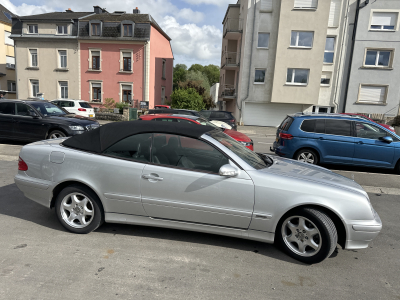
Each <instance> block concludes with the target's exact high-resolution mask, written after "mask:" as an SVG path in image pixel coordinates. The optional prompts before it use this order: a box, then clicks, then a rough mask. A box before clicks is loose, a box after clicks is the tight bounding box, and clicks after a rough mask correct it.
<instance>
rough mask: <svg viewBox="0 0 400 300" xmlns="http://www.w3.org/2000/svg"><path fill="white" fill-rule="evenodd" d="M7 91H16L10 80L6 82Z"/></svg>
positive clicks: (13, 83) (13, 82)
mask: <svg viewBox="0 0 400 300" xmlns="http://www.w3.org/2000/svg"><path fill="white" fill-rule="evenodd" d="M7 90H8V91H9V92H16V91H17V86H16V84H15V81H11V80H8V81H7Z"/></svg>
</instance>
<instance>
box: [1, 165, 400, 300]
mask: <svg viewBox="0 0 400 300" xmlns="http://www.w3.org/2000/svg"><path fill="white" fill-rule="evenodd" d="M0 169H1V170H2V172H0V228H1V229H2V230H1V231H0V240H1V243H0V252H1V254H2V255H1V258H0V299H52V300H53V299H68V298H72V297H73V298H83V299H85V300H91V299H257V298H259V299H321V298H325V299H363V300H364V299H374V300H375V299H400V286H399V277H400V274H399V270H400V260H399V257H400V225H399V222H398V221H399V218H398V212H399V210H400V201H399V196H392V195H382V196H376V195H375V194H370V198H371V202H372V204H373V206H374V208H375V209H376V210H377V212H378V213H379V215H380V217H381V218H382V221H383V224H384V227H383V231H382V232H381V234H380V235H379V236H378V237H377V238H376V239H375V240H374V241H373V242H372V243H371V244H370V247H369V248H368V249H363V250H355V251H346V250H341V249H338V250H337V251H336V252H335V253H334V254H333V256H332V257H331V258H328V259H327V260H325V261H324V262H322V263H320V264H316V265H311V266H310V265H305V264H302V263H299V262H297V261H295V260H293V259H291V258H290V257H288V256H286V255H285V254H283V253H282V252H280V251H279V250H278V249H276V248H275V246H273V245H268V244H264V243H260V242H254V241H247V240H242V239H236V238H230V237H223V236H217V235H211V234H203V233H195V232H186V231H179V230H171V229H162V228H152V227H145V226H131V225H119V224H107V223H106V224H104V225H103V226H101V227H100V228H99V229H98V230H96V231H95V232H93V233H91V234H88V235H77V234H72V233H68V232H66V231H65V230H64V228H63V227H62V226H61V224H60V223H59V222H58V220H57V218H56V216H55V213H54V210H49V209H47V208H45V207H42V206H40V205H39V204H36V203H35V202H33V201H31V200H29V199H27V198H25V197H24V195H23V194H22V193H21V192H20V191H19V190H18V188H17V187H16V185H15V184H14V183H13V176H14V175H15V174H16V169H17V162H15V161H0Z"/></svg>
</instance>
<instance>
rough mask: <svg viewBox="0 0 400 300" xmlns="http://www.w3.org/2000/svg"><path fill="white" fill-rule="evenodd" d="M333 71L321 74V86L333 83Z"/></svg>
mask: <svg viewBox="0 0 400 300" xmlns="http://www.w3.org/2000/svg"><path fill="white" fill-rule="evenodd" d="M331 77H332V73H331V72H322V75H321V86H330V85H331Z"/></svg>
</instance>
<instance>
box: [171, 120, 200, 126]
mask: <svg viewBox="0 0 400 300" xmlns="http://www.w3.org/2000/svg"><path fill="white" fill-rule="evenodd" d="M176 121H177V122H178V123H185V124H193V125H196V123H194V122H192V121H189V120H184V119H176Z"/></svg>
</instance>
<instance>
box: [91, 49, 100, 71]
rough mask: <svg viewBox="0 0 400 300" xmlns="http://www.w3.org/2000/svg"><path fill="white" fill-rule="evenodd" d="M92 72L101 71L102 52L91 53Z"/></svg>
mask: <svg viewBox="0 0 400 300" xmlns="http://www.w3.org/2000/svg"><path fill="white" fill-rule="evenodd" d="M91 54H92V65H91V66H92V70H100V51H91Z"/></svg>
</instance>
